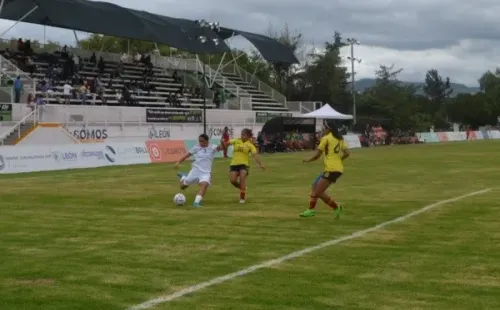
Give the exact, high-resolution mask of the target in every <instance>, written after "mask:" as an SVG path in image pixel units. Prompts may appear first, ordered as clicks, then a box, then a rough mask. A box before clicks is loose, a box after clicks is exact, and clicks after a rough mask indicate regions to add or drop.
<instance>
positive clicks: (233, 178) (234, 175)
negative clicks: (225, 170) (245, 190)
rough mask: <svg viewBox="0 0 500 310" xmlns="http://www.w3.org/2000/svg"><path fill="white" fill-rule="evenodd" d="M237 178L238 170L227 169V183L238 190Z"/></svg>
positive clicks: (238, 182)
mask: <svg viewBox="0 0 500 310" xmlns="http://www.w3.org/2000/svg"><path fill="white" fill-rule="evenodd" d="M239 176H240V171H239V170H236V169H235V168H233V167H229V182H231V184H232V185H233V186H234V187H236V188H238V189H239V188H240V181H239Z"/></svg>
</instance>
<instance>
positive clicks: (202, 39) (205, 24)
mask: <svg viewBox="0 0 500 310" xmlns="http://www.w3.org/2000/svg"><path fill="white" fill-rule="evenodd" d="M195 23H196V24H198V25H200V27H202V28H207V29H209V30H210V31H213V32H216V33H217V32H220V26H219V22H207V21H206V20H204V19H202V20H196V21H195ZM197 39H198V40H199V41H200V42H201V43H202V44H207V43H209V42H210V41H212V43H213V44H215V46H217V45H219V39H218V38H213V39H212V40H208V38H207V37H206V36H203V35H202V36H198V37H197ZM205 66H206V65H205V63H203V66H202V73H203V79H205V81H203V80H202V81H203V89H202V92H203V133H204V134H207V98H206V97H207V83H206V82H207V81H206V72H205ZM214 78H215V77H214Z"/></svg>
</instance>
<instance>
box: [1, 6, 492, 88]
mask: <svg viewBox="0 0 500 310" xmlns="http://www.w3.org/2000/svg"><path fill="white" fill-rule="evenodd" d="M110 2H113V3H116V4H119V5H122V6H126V7H132V8H136V9H141V10H146V11H150V12H155V13H160V14H164V15H168V16H175V17H185V18H191V19H207V20H218V21H220V23H221V24H222V25H223V26H228V27H231V28H236V29H241V30H247V31H251V32H258V33H263V32H265V30H266V28H267V27H268V25H269V24H273V25H274V26H276V27H281V26H282V25H284V24H285V23H288V25H289V26H290V28H292V29H298V30H299V31H300V32H301V33H303V35H304V37H305V43H307V44H309V43H310V42H315V43H316V44H318V45H321V44H322V42H324V41H326V40H330V39H331V37H332V35H333V32H334V31H339V32H341V33H342V34H343V35H344V36H345V37H355V38H357V39H358V40H360V41H361V43H362V45H360V46H359V47H357V48H356V57H359V58H362V59H363V62H362V63H361V64H360V65H358V66H357V72H358V73H357V77H358V78H361V77H373V75H374V71H375V70H376V69H377V68H378V66H379V65H380V64H387V65H390V64H394V65H395V66H396V67H398V68H404V71H403V72H402V75H401V78H402V79H405V80H412V81H422V80H423V78H424V76H425V72H426V71H427V70H428V69H430V68H435V69H438V70H439V72H440V73H441V74H442V75H444V76H450V78H451V79H452V80H453V81H455V82H459V83H465V84H469V85H475V84H477V79H478V78H479V77H480V75H481V74H482V73H484V72H485V71H486V70H488V69H494V68H495V67H496V65H497V64H498V63H500V56H499V55H500V54H499V53H498V52H499V51H500V19H499V18H498V15H499V14H500V2H498V1H496V0H476V1H466V0H441V1H431V0H414V1H401V0H400V1H395V0H357V1H352V0H336V1H331V0H315V1H303V0H273V1H269V0H237V1H234V0H218V1H216V2H213V1H212V2H211V1H204V0H184V1H177V0H148V1H139V2H138V1H135V0H134V1H132V0H112V1H110ZM10 25H12V22H8V21H0V29H7V28H8V27H9V26H10ZM46 34H47V38H49V39H50V40H54V41H60V42H63V43H70V42H72V41H74V38H73V34H72V32H71V31H67V30H55V29H52V28H47V31H46ZM79 35H80V36H82V35H83V34H80V33H79ZM12 36H14V37H31V38H38V39H43V36H44V30H43V27H41V26H33V25H26V24H20V25H18V26H16V27H15V28H14V29H13V30H11V31H10V32H9V33H8V34H7V35H6V36H4V38H5V37H9V38H10V37H12ZM236 42H237V43H236ZM235 44H237V46H239V47H240V46H242V45H244V44H246V43H242V41H241V40H236V41H235ZM247 46H248V45H247ZM343 53H344V54H345V53H348V51H347V50H346V51H343Z"/></svg>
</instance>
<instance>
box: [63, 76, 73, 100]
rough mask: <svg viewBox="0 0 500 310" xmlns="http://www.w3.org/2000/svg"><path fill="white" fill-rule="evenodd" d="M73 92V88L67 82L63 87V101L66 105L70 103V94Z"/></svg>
mask: <svg viewBox="0 0 500 310" xmlns="http://www.w3.org/2000/svg"><path fill="white" fill-rule="evenodd" d="M72 91H73V86H71V85H70V84H69V83H68V82H67V81H66V83H65V84H64V86H63V99H64V102H65V103H66V104H69V103H70V100H71V93H72Z"/></svg>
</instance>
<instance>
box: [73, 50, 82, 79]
mask: <svg viewBox="0 0 500 310" xmlns="http://www.w3.org/2000/svg"><path fill="white" fill-rule="evenodd" d="M79 70H80V58H79V57H78V56H76V54H73V73H76V74H78V71H79Z"/></svg>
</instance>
